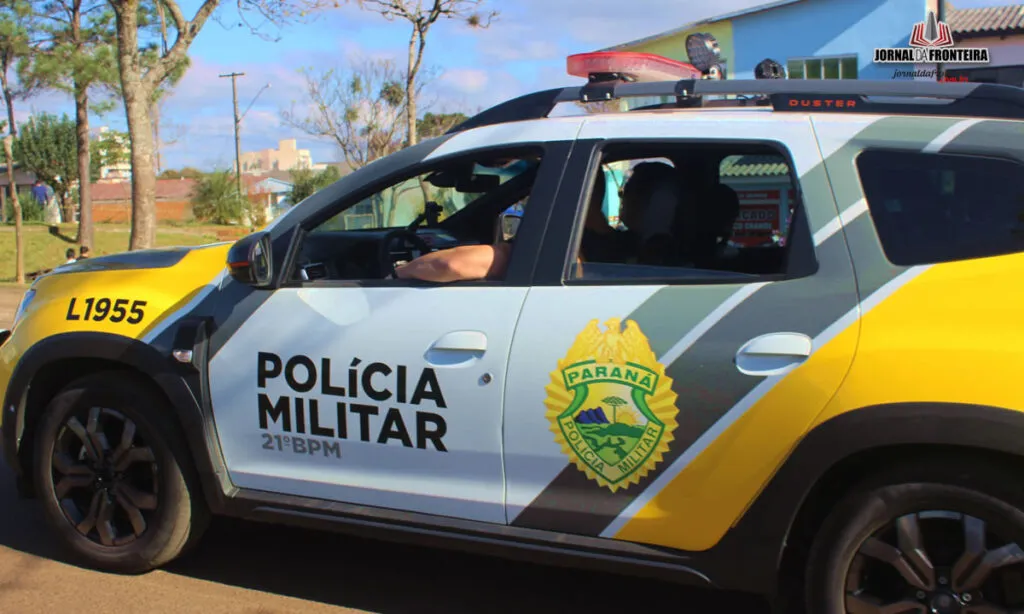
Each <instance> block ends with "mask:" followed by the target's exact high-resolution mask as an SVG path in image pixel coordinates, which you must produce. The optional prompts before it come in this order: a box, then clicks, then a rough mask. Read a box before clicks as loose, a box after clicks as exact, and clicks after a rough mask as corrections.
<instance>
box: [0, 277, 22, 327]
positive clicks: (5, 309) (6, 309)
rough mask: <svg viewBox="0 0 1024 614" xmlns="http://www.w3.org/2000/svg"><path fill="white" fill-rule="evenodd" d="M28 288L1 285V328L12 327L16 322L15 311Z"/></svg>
mask: <svg viewBox="0 0 1024 614" xmlns="http://www.w3.org/2000/svg"><path fill="white" fill-rule="evenodd" d="M27 289H28V288H26V287H24V286H13V285H11V286H6V285H0V328H10V327H11V324H13V323H14V311H15V310H16V309H17V308H18V303H19V302H20V301H21V297H22V296H24V295H25V290H27Z"/></svg>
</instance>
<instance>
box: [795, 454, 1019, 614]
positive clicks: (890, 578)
mask: <svg viewBox="0 0 1024 614" xmlns="http://www.w3.org/2000/svg"><path fill="white" fill-rule="evenodd" d="M1020 480H1021V476H1019V475H1015V474H1014V473H1010V472H1004V471H1002V470H1000V469H998V468H990V467H987V466H980V465H978V466H974V467H971V466H968V467H966V468H965V467H963V466H956V465H955V464H951V463H948V462H946V463H939V462H936V463H929V464H921V465H917V466H908V467H903V468H899V469H895V470H893V471H890V472H888V473H887V474H883V475H880V476H878V477H876V478H874V479H871V480H869V481H868V482H866V483H865V484H863V485H861V486H860V487H857V488H855V489H854V491H853V493H852V494H850V495H849V496H848V497H847V498H846V499H845V500H844V501H841V502H840V503H839V504H838V505H836V507H835V509H834V511H833V512H832V514H831V515H830V516H829V517H828V519H827V520H826V521H825V523H824V524H823V526H822V528H821V530H820V531H819V533H818V535H817V536H816V537H815V540H814V544H813V546H812V548H811V552H810V557H809V562H808V567H807V575H806V577H807V586H806V595H807V610H808V612H809V613H811V614H845V613H849V614H903V613H907V614H910V613H920V614H1019V613H1021V612H1024V550H1022V549H1021V545H1022V544H1024V513H1022V511H1021V506H1022V505H1024V497H1022V496H1021V494H1020V489H1019V488H1018V487H1017V484H1019V483H1020Z"/></svg>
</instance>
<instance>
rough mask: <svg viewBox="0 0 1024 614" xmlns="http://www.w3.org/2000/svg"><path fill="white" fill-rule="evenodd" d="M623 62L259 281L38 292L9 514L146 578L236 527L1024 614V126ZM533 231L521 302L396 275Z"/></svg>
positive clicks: (121, 281) (113, 273) (19, 372)
mask: <svg viewBox="0 0 1024 614" xmlns="http://www.w3.org/2000/svg"><path fill="white" fill-rule="evenodd" d="M634 59H635V57H632V56H630V57H624V58H622V64H623V65H620V66H618V67H617V68H615V69H614V70H613V69H612V68H608V67H607V66H608V61H609V58H608V57H607V56H605V57H603V58H602V61H603V62H605V66H606V67H605V68H604V69H602V71H598V72H599V73H600V74H597V73H595V74H593V75H591V76H592V77H593V78H591V79H590V82H589V83H588V84H587V85H584V86H581V87H571V88H565V89H558V90H551V91H545V92H538V93H536V94H531V95H528V96H525V97H522V98H519V99H515V100H512V101H509V102H507V103H504V104H502V105H499V106H498V107H495V108H493V109H490V110H488V111H485V112H483V113H481V114H480V115H478V116H476V117H474V118H472V119H470V120H469V121H468V122H466V123H465V124H463V125H462V126H459V127H457V128H456V129H454V130H452V131H451V132H450V133H448V134H446V135H444V136H442V137H439V138H435V139H432V140H429V141H426V142H423V143H421V144H418V145H416V146H413V147H410V148H407V149H405V150H403V151H400V152H398V153H395V154H393V155H391V156H388V157H386V158H383V159H380V160H378V161H376V162H374V163H372V164H370V165H368V166H366V167H365V168H362V169H360V170H358V171H356V172H353V173H351V174H349V175H347V176H345V177H343V178H342V179H340V180H339V181H337V182H336V183H335V184H333V185H332V186H330V187H328V188H326V189H324V190H322V191H320V192H318V193H316V194H314V195H313V196H311V197H309V198H308V199H307V200H305V201H303V202H302V203H300V204H298V205H297V206H295V207H294V208H292V209H291V210H289V211H288V212H287V213H286V214H284V215H283V216H281V217H280V218H278V219H277V220H276V221H275V222H274V223H272V224H271V225H270V226H269V227H267V228H266V229H264V230H262V231H260V232H257V233H254V234H252V235H251V236H248V237H246V238H244V239H242V240H240V241H239V242H237V243H235V244H233V245H227V244H217V245H210V246H203V247H198V248H192V249H185V248H172V249H158V250H145V251H138V252H131V253H125V254H118V255H112V256H105V257H100V258H94V259H91V260H87V261H84V262H78V263H74V264H70V265H66V266H62V267H60V268H58V269H56V270H55V271H54V272H53V273H52V274H49V275H46V276H44V277H42V278H40V279H38V280H37V281H36V282H35V283H34V284H33V285H32V287H31V289H30V290H29V291H28V292H27V293H26V295H25V298H24V300H23V301H22V304H21V306H20V308H19V310H18V315H17V319H16V321H15V323H14V326H13V330H12V331H10V332H4V333H2V334H0V340H2V342H3V344H2V346H0V392H2V395H0V396H2V399H3V406H2V439H3V450H4V457H5V459H6V462H7V464H8V465H10V467H12V468H13V469H14V471H15V472H16V474H17V476H18V486H19V490H20V491H21V493H22V494H23V495H26V496H33V497H35V498H37V499H38V502H39V505H40V509H41V510H42V512H43V513H44V514H45V517H46V519H47V521H48V522H49V524H50V525H51V526H52V528H53V530H54V532H55V534H56V535H57V536H58V537H59V539H60V540H61V542H62V543H64V544H65V545H66V546H67V547H68V548H69V549H70V551H71V552H73V553H74V554H76V555H77V556H78V557H79V558H81V559H83V560H84V561H85V562H86V563H88V564H89V565H92V566H94V567H97V568H100V569H105V570H113V571H120V572H140V571H145V570H149V569H152V568H154V567H158V566H161V565H164V564H165V563H167V562H169V561H171V560H172V559H174V558H176V557H178V556H179V555H181V554H182V553H183V552H185V551H186V550H187V549H188V548H189V547H190V546H192V545H193V544H194V543H195V542H196V540H197V539H198V538H199V537H200V535H201V534H202V532H203V529H204V527H205V526H206V520H207V518H208V517H209V516H210V515H211V514H221V515H229V516H235V517H240V518H248V519H255V520H262V521H274V522H285V523H294V524H302V525H310V526H315V527H320V528H326V529H333V530H341V531H350V532H353V533H357V534H360V535H373V536H379V537H383V538H389V539H399V540H410V541H411V540H418V541H423V542H426V543H430V544H435V545H441V546H446V547H448V546H450V547H461V548H471V549H484V550H486V551H488V552H495V553H501V554H506V555H513V554H516V553H519V554H524V553H525V554H532V555H534V556H536V557H537V558H538V559H540V560H541V561H543V562H546V563H565V564H572V565H589V566H597V567H602V568H608V569H612V570H616V571H619V572H622V573H642V574H650V575H652V576H658V577H661V578H667V579H671V580H678V581H682V582H689V583H694V584H697V585H703V586H713V587H717V588H721V589H728V590H740V591H750V592H755V593H762V594H765V595H768V596H771V597H772V598H773V601H774V602H775V603H776V604H777V605H778V607H779V608H780V610H783V611H797V610H799V609H800V608H801V607H806V609H807V611H809V612H811V613H812V614H834V613H838V612H851V613H868V612H879V613H881V612H974V613H975V614H983V613H984V614H991V613H996V612H1007V613H1008V612H1015V611H1021V608H1022V607H1024V592H1022V590H1021V589H1022V588H1024V585H1022V575H1021V571H1022V567H1021V563H1022V561H1024V552H1022V550H1021V544H1024V488H1022V486H1024V462H1022V461H1024V393H1022V392H1021V386H1020V382H1019V381H1018V379H1020V378H1021V373H1024V352H1022V351H1021V348H1022V347H1024V317H1022V313H1024V282H1022V280H1024V253H1022V252H1024V226H1022V219H1024V217H1022V215H1024V122H1022V121H1021V120H1022V119H1024V92H1022V91H1021V90H1020V89H1018V88H1011V87H1007V86H997V85H987V84H965V83H946V84H936V83H916V82H892V83H889V82H875V83H871V82H862V81H839V82H829V81H820V82H812V81H806V82H805V81H790V80H785V79H766V80H753V81H728V80H708V79H703V78H700V77H701V75H699V74H698V75H696V76H694V75H692V74H690V73H688V72H687V71H688V70H689V68H687V66H686V65H673V64H672V63H671V62H669V61H667V60H666V61H664V62H663V64H662V65H661V67H660V68H659V71H660V72H658V75H661V77H660V78H661V79H662V80H659V81H651V80H650V79H644V78H643V76H644V74H645V73H644V72H643V69H641V68H635V70H632V69H631V68H630V67H629V66H628V62H630V61H633V60H634ZM611 60H615V57H612V58H611ZM611 64H614V61H613V62H611ZM631 70H632V73H631ZM673 70H677V71H678V72H677V73H673V72H672V71H673ZM666 74H668V75H672V74H675V75H676V78H673V79H670V80H668V81H665V80H664V78H665V77H664V75H666ZM638 75H639V77H638ZM630 101H632V102H633V103H637V104H639V107H638V108H637V104H634V105H633V107H634V108H632V109H631V110H628V111H622V112H615V110H614V109H612V110H608V106H609V104H608V103H613V104H620V103H621V104H623V105H624V106H623V107H622V108H623V109H624V108H626V106H628V105H626V103H628V102H630ZM638 101H639V102H638ZM594 102H600V103H602V104H601V107H600V108H601V109H603V111H601V112H583V113H576V114H572V113H568V114H563V115H562V116H558V117H555V115H556V114H555V113H553V112H552V111H553V109H554V108H555V107H556V106H559V105H560V106H562V107H564V106H566V105H568V106H569V107H571V108H573V109H576V110H580V107H591V109H590V110H591V111H594V109H593V108H592V107H594V106H595V105H593V104H592V103H594ZM562 103H565V104H562ZM505 216H515V217H516V220H514V221H515V223H508V222H510V219H509V218H507V217H505ZM513 233H514V245H513V247H512V248H511V259H510V261H509V264H508V267H507V269H506V270H505V271H504V274H503V275H501V276H497V277H489V278H483V279H476V280H467V281H457V282H454V283H448V284H438V283H428V282H422V281H415V280H407V279H395V276H394V275H392V273H393V272H394V269H395V263H396V262H400V261H408V260H412V259H414V258H415V257H416V256H417V255H419V254H422V253H426V252H436V251H439V250H445V249H449V248H453V247H455V246H460V245H497V244H500V243H501V242H503V241H507V240H509V238H510V235H511V234H513ZM596 235H600V236H603V237H604V238H605V239H607V238H608V237H612V238H613V239H614V240H611V241H610V242H607V243H605V245H606V246H611V247H610V248H608V249H603V250H601V249H597V248H594V247H593V246H594V245H598V243H595V242H594V241H595V239H594V236H596ZM619 239H622V240H619ZM627 239H628V240H627Z"/></svg>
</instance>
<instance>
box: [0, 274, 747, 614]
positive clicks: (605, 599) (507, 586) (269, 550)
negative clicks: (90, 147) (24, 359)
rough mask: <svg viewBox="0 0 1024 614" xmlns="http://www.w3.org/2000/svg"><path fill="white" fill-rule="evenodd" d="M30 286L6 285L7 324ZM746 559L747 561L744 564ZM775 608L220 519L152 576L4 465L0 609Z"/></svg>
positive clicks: (78, 612) (3, 317)
mask: <svg viewBox="0 0 1024 614" xmlns="http://www.w3.org/2000/svg"><path fill="white" fill-rule="evenodd" d="M20 296H21V291H19V290H17V289H14V288H10V287H0V327H2V326H9V325H10V318H11V317H13V311H14V308H15V306H16V305H17V301H18V300H19V299H20ZM737 564H742V562H739V561H738V562H737ZM638 608H639V609H644V610H651V609H653V610H655V611H672V612H678V613H679V614H722V613H724V612H743V613H744V614H759V613H760V612H767V609H766V608H765V606H764V605H763V604H761V603H760V602H759V601H757V600H753V599H750V598H747V597H745V596H738V595H730V594H725V593H716V592H710V591H697V590H693V589H687V588H684V587H681V586H678V585H673V584H669V583H662V582H656V581H652V580H645V579H638V578H630V577H626V576H616V575H610V574H595V573H592V572H582V571H575V570H569V569H563V568H557V567H547V566H544V565H531V564H526V563H519V562H509V561H505V560H502V559H498V558H489V557H482V556H471V555H465V554H460V553H453V552H448V551H442V550H433V549H428V548H418V547H412V546H404V545H396V544H391V543H384V542H374V541H370V540H362V539H356V538H351V537H346V536H341V535H334V534H330V533H316V532H312V531H303V530H297V529H291V528H286V527H279V526H272V525H263V524H257V523H246V522H235V521H231V520H224V519H220V520H215V522H214V524H213V525H212V526H211V528H210V531H209V532H208V533H207V534H206V537H205V538H204V540H203V542H202V544H201V545H200V547H199V548H198V549H197V550H196V551H195V552H193V553H192V554H191V555H190V556H189V557H188V558H186V559H183V560H181V561H177V562H175V563H174V564H172V565H171V566H170V567H168V568H166V569H164V570H160V571H155V572H152V573H149V574H146V575H142V576H116V575H110V574H103V573H98V572H95V571H91V570H87V569H83V568H80V567H76V566H74V565H71V564H69V563H67V562H66V561H65V559H64V557H63V555H62V553H61V552H60V550H59V548H58V547H57V544H56V543H55V541H54V540H53V539H52V538H51V536H50V533H49V532H48V531H47V529H46V526H45V524H44V522H43V520H42V518H41V517H40V515H39V513H38V508H37V507H36V503H35V502H33V501H24V500H21V499H18V498H17V495H16V494H15V491H14V483H13V479H12V475H11V472H10V471H9V470H8V469H7V468H6V467H0V613H3V614H36V613H40V612H67V613H70V614H93V613H96V614H108V613H109V612H114V611H116V612H119V613H123V614H136V613H138V614H182V613H187V612H202V613H203V614H286V613H292V612H295V613H299V612H302V613H303V614H306V613H309V614H320V613H330V614H340V613H342V612H377V613H381V614H397V613H406V612H408V613H415V614H432V613H435V612H436V613H441V612H444V613H446V614H448V613H451V614H463V613H464V614H479V613H480V612H488V613H490V614H506V613H508V614H512V613H516V614H521V613H523V612H529V613H530V614H543V613H546V612H557V613H558V614H565V613H566V612H588V614H600V613H604V612H609V613H615V614H622V612H627V611H630V610H634V609H638Z"/></svg>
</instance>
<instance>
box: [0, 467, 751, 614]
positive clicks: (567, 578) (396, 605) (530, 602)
mask: <svg viewBox="0 0 1024 614" xmlns="http://www.w3.org/2000/svg"><path fill="white" fill-rule="evenodd" d="M10 476H11V473H10V471H9V470H7V469H6V468H0V553H2V549H3V547H6V548H9V549H11V550H15V551H20V552H24V553H26V554H31V555H34V556H37V557H44V558H48V559H53V560H58V561H61V562H67V559H66V557H64V556H63V553H62V552H61V551H60V550H59V549H58V548H57V547H56V544H55V542H54V540H53V538H52V537H51V535H50V533H49V532H48V531H47V530H46V527H45V524H44V522H43V519H42V518H41V517H40V515H39V514H38V506H37V504H36V503H35V502H31V501H24V500H21V499H18V498H17V496H16V495H15V491H14V484H13V480H12V479H11V477H10ZM165 571H166V572H168V573H170V574H177V575H180V576H185V577H191V578H195V579H199V580H205V581H209V582H213V583H217V584H222V585H227V586H235V587H239V588H246V589H253V590H259V591H266V592H269V593H274V594H278V595H282V596H287V597H295V598H299V599H305V600H308V601H315V602H320V603H325V604H330V605H336V606H343V607H348V608H354V609H358V610H365V611H369V612H378V613H381V614H399V613H405V612H409V613H416V614H432V613H435V612H438V613H440V612H444V613H465V614H478V613H480V612H488V613H489V614H505V613H509V614H511V613H513V612H515V613H516V614H522V613H524V612H525V613H528V614H542V613H546V612H557V613H559V614H564V613H565V612H588V614H597V613H604V612H609V613H612V612H614V613H615V614H621V613H622V612H628V611H631V610H636V609H638V608H639V609H644V610H648V609H654V610H656V611H672V612H679V613H680V614H723V613H729V612H742V613H743V614H759V613H762V612H767V608H766V607H765V605H764V604H763V603H762V602H760V601H759V600H756V599H752V598H749V597H746V596H742V595H733V594H726V593H718V592H712V591H697V590H693V589H689V588H686V587H681V586H678V585H673V584H670V583H661V582H656V581H652V580H645V579H638V578H631V577H627V576H617V575H611V574H597V573H594V572H585V571H576V570H571V569H563V568H557V567H547V566H544V565H531V564H526V563H519V562H509V561H505V560H502V559H498V558H491V557H484V556H475V555H467V554H461V553H455V552H449V551H444V550H435V549H430V548H419V547H413V546H406V545H401V544H393V543H388V542H375V541H371V540H364V539H359V538H352V537H348V536H342V535H336V534H332V533H317V532H314V531H306V530H298V529H292V528H287V527H280V526H276V525H265V524H260V523H249V522H238V521H233V520H229V519H217V520H215V521H214V522H213V524H212V525H211V527H210V530H209V532H208V533H207V534H206V536H205V538H204V539H203V541H202V543H201V544H200V546H199V548H197V549H196V550H195V551H194V552H192V553H191V554H190V555H189V556H188V557H186V558H184V559H182V560H180V561H177V562H175V563H173V564H172V565H170V566H168V567H166V568H165ZM150 577H151V578H156V581H159V578H158V577H157V576H150ZM53 581H55V582H56V581H60V580H59V579H57V578H55V579H54V580H53ZM83 588H84V587H83ZM0 589H2V586H0Z"/></svg>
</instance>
